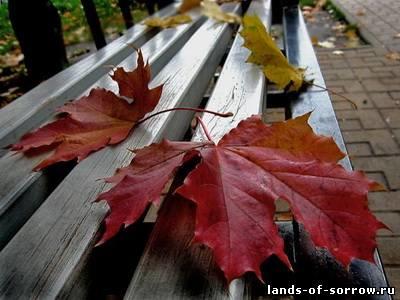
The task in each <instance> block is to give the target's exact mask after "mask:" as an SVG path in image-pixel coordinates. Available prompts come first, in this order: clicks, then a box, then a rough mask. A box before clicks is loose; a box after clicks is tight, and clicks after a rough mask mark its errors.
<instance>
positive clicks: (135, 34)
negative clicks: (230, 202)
mask: <svg viewBox="0 0 400 300" xmlns="http://www.w3.org/2000/svg"><path fill="white" fill-rule="evenodd" d="M277 2H278V1H273V4H274V6H273V7H271V1H270V0H253V1H252V2H251V3H250V6H249V8H248V10H247V13H249V14H255V13H257V14H258V15H259V16H260V18H261V19H262V21H263V22H264V24H265V25H267V26H268V27H269V25H270V24H271V20H272V16H274V18H273V19H274V22H275V23H277V24H278V26H279V25H281V26H282V28H283V37H282V38H281V40H280V41H279V42H280V44H281V45H282V47H283V49H282V50H283V52H284V53H285V54H286V56H287V57H288V59H289V61H290V62H291V63H293V64H295V65H299V66H303V67H304V66H307V67H308V69H309V72H310V73H311V74H313V78H314V79H315V81H316V83H318V84H319V85H322V86H324V85H325V84H324V81H323V77H322V75H321V71H320V69H319V66H318V62H317V59H316V57H315V54H314V51H313V48H312V45H311V42H310V40H309V37H308V34H307V30H306V27H305V24H304V21H303V18H302V15H301V12H300V10H299V8H298V6H297V3H289V2H285V3H283V5H282V3H280V2H279V3H277ZM177 7H178V6H177V5H171V6H169V7H166V8H165V9H163V10H161V11H159V12H158V15H160V16H167V15H172V14H174V13H175V12H176V9H177ZM282 7H283V8H282ZM223 9H224V10H225V11H229V12H236V13H242V11H243V9H244V7H242V6H241V5H240V4H238V3H228V4H224V5H223ZM190 14H191V16H192V18H193V22H192V23H190V24H186V25H182V26H179V27H177V28H174V29H165V30H161V31H159V30H149V29H147V28H146V27H144V26H143V25H140V24H138V25H135V26H134V27H133V28H131V29H130V30H129V31H128V32H127V34H126V35H124V36H123V37H121V38H120V39H119V40H116V41H115V42H113V43H111V44H109V45H107V46H106V47H104V48H103V49H101V50H100V51H98V52H97V53H95V54H94V55H92V56H90V57H88V58H86V59H85V60H83V61H81V62H79V63H77V64H76V65H74V66H72V67H70V68H69V69H66V70H65V71H63V72H61V73H59V74H57V75H56V76H54V77H53V78H51V79H49V80H48V81H46V82H44V83H42V84H41V85H40V86H38V87H37V88H35V89H34V90H32V91H31V92H29V93H28V94H26V95H24V96H23V97H21V98H19V99H17V100H16V101H15V102H14V103H11V104H10V105H9V106H7V107H6V108H4V109H2V110H1V111H0V123H1V125H2V126H1V127H0V128H1V132H0V144H1V145H2V146H5V145H8V144H10V143H13V142H15V141H17V140H18V138H19V137H20V136H22V135H23V134H24V133H26V132H28V131H29V130H31V129H33V128H36V127H38V126H39V125H41V124H43V123H45V122H48V121H50V120H51V119H52V118H53V116H54V109H55V108H56V107H58V106H60V105H62V104H63V103H65V102H66V101H68V100H69V99H70V98H76V97H78V96H79V95H81V94H85V93H87V92H88V90H89V89H90V88H92V87H93V86H101V87H104V88H107V89H111V90H114V91H116V86H115V84H114V83H113V82H112V81H111V79H110V78H109V76H108V75H107V73H108V71H109V69H107V68H104V65H110V64H112V65H119V66H124V67H126V68H130V69H131V68H133V67H134V66H135V63H136V53H133V54H132V50H131V48H130V46H129V45H128V44H129V43H133V44H134V45H135V46H136V47H141V48H142V50H143V53H144V55H145V57H146V58H149V62H150V65H151V68H152V72H153V78H154V79H153V80H152V82H151V86H155V85H158V84H161V83H163V82H165V81H167V83H166V85H165V87H164V90H163V94H162V97H161V100H160V103H159V105H158V106H157V108H156V110H162V109H165V108H171V107H178V106H192V107H196V106H200V105H202V104H204V103H206V108H207V109H211V110H215V111H224V112H226V111H231V112H234V117H233V118H229V119H221V118H218V119H217V118H216V117H213V116H209V115H205V116H204V117H203V120H204V122H205V124H206V125H207V127H208V128H209V129H210V133H211V135H212V137H213V138H214V140H218V139H219V138H220V137H221V136H222V135H223V134H225V133H226V132H227V131H229V130H230V129H231V128H233V127H235V126H236V125H237V124H238V122H239V121H240V120H242V119H244V118H246V117H248V116H250V115H252V114H259V113H264V112H265V111H266V110H267V111H268V109H270V108H276V107H282V108H283V109H284V111H285V115H286V117H287V118H290V117H295V116H297V115H301V114H303V113H305V112H308V111H311V110H314V112H313V114H312V118H311V121H310V122H311V125H312V127H313V128H314V129H315V131H316V132H318V133H319V134H324V135H328V136H333V137H334V139H335V140H336V142H337V143H338V144H339V146H340V147H341V149H342V150H343V151H345V146H344V143H343V139H342V136H341V134H340V130H339V127H338V123H337V120H336V118H335V114H334V111H333V108H332V105H331V101H330V98H329V95H328V93H327V92H325V91H320V90H318V89H317V88H314V87H313V88H310V89H309V90H308V91H307V92H304V93H301V94H299V95H298V94H292V95H284V96H283V94H282V93H283V92H282V91H277V90H276V89H272V86H271V85H270V84H268V83H267V82H266V81H265V78H264V76H263V74H262V73H261V71H260V69H259V68H258V67H257V66H255V65H253V64H247V63H245V59H246V58H247V56H248V55H249V51H248V50H247V49H245V48H243V47H242V46H241V45H242V44H243V40H242V38H241V37H240V35H237V34H236V33H237V28H236V27H235V26H232V25H228V24H216V22H215V21H213V20H210V19H206V18H204V17H202V16H201V14H200V11H199V10H198V9H195V10H193V11H191V12H190ZM219 66H222V71H220V72H219V71H218V72H217V70H219ZM216 72H217V73H219V76H217V77H218V78H217V79H218V80H217V81H216V84H215V87H213V90H212V94H211V96H210V95H208V90H209V87H210V82H213V81H215V80H216V76H215V74H216ZM192 117H193V115H192V114H191V113H182V112H179V113H176V112H170V113H166V114H162V115H159V116H157V117H155V118H153V119H151V120H149V121H148V122H146V123H145V124H143V125H141V126H139V127H138V128H137V129H136V130H135V133H134V134H133V135H131V136H130V137H129V138H128V139H127V140H125V141H124V142H122V143H121V144H119V145H117V146H115V147H108V148H105V149H103V150H101V151H98V152H96V153H94V154H92V155H90V156H89V157H88V158H87V159H85V160H83V161H82V162H81V163H79V164H78V165H76V164H74V163H62V164H58V165H56V166H53V167H50V168H48V169H47V170H45V171H43V172H36V173H35V172H32V171H31V170H32V168H33V166H34V165H35V164H37V162H38V161H39V160H40V159H41V157H30V158H27V157H26V156H23V155H19V154H17V155H15V154H14V155H13V154H12V153H8V152H7V151H4V152H3V153H2V156H1V157H0V169H1V170H2V178H1V180H0V194H1V199H0V249H1V250H0V298H1V299H3V298H4V299H25V298H39V299H53V298H69V299H85V298H94V299H101V298H104V297H105V295H117V296H120V297H125V298H126V299H186V298H196V299H197V298H200V299H225V298H234V299H250V298H251V299H253V298H260V299H263V298H264V297H267V295H266V291H265V286H262V285H261V284H260V283H258V282H256V281H255V280H254V279H253V278H252V277H251V276H246V277H245V278H244V279H237V280H235V281H233V282H232V283H231V285H230V286H229V292H228V291H227V290H228V288H227V287H226V286H225V285H224V281H223V280H222V279H221V274H220V273H219V272H218V271H217V268H216V266H215V264H214V262H213V260H212V255H211V253H210V251H209V250H208V249H207V248H205V247H203V246H199V245H190V240H191V238H192V232H193V226H194V223H193V222H194V218H193V217H190V214H187V217H185V218H182V219H176V218H174V215H175V213H176V211H177V210H188V211H191V210H190V206H189V204H188V203H186V202H183V201H181V200H180V199H178V198H174V197H173V196H167V197H168V198H169V199H168V201H167V202H165V204H164V205H163V206H162V208H161V210H160V211H159V213H158V216H157V215H156V214H155V213H154V211H152V210H150V211H149V212H148V214H147V216H146V218H145V220H144V222H141V223H139V224H136V225H133V226H131V227H130V228H129V229H128V230H127V231H128V233H126V234H120V235H118V236H117V237H116V238H115V239H114V240H113V241H111V242H110V243H108V244H106V245H105V246H103V247H97V248H94V244H95V242H96V240H97V239H98V237H99V232H100V230H101V224H102V220H103V218H104V216H105V215H106V213H107V206H106V204H105V203H93V200H94V199H95V198H96V196H97V195H98V194H99V193H100V192H102V191H105V190H108V189H109V187H110V185H108V184H105V183H104V182H103V181H101V180H98V179H100V178H105V177H108V176H111V175H112V174H113V172H114V170H115V169H116V168H117V167H121V166H124V165H127V164H128V163H129V162H130V160H131V158H132V154H131V153H130V152H129V151H127V150H126V149H127V148H130V149H135V148H141V147H143V146H146V145H148V144H150V143H152V142H157V141H160V140H161V138H163V137H166V138H169V139H173V140H181V139H184V138H185V136H187V132H188V129H190V121H191V119H192ZM267 121H268V120H267ZM201 138H202V135H201V134H200V132H199V131H197V130H196V132H195V133H194V135H193V136H192V140H199V139H201ZM342 163H343V165H344V166H345V167H346V168H347V169H351V164H350V161H349V159H348V158H347V159H344V160H343V162H342ZM279 228H280V232H281V234H282V236H283V238H284V240H285V247H286V252H287V254H288V256H289V258H290V259H291V262H292V265H293V266H294V272H290V271H288V270H287V269H286V268H285V267H284V266H282V265H281V264H280V263H279V262H278V261H276V260H274V259H270V260H268V261H267V262H266V263H265V264H264V265H263V267H262V269H263V270H264V271H265V272H266V274H268V277H267V278H266V280H267V282H268V283H270V284H273V285H274V286H290V285H291V284H295V285H296V286H299V287H303V286H304V287H305V286H317V285H318V284H324V285H325V286H338V287H348V286H363V287H366V286H371V287H378V286H387V282H386V278H385V275H384V272H383V268H382V265H381V261H380V259H379V254H378V252H377V253H376V262H377V264H376V265H372V264H369V263H367V262H364V261H359V260H355V261H354V262H353V263H352V264H351V266H350V268H349V271H346V270H345V269H343V267H341V266H340V265H339V264H338V263H336V262H335V261H334V260H333V259H332V257H331V256H330V255H328V254H327V253H326V252H324V251H320V250H315V249H313V247H312V246H311V242H310V241H309V239H308V237H307V235H306V234H305V233H304V231H303V229H302V228H301V227H299V226H298V225H297V223H292V222H279ZM371 299H390V296H388V295H382V296H374V297H371Z"/></svg>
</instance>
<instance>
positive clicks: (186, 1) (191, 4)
mask: <svg viewBox="0 0 400 300" xmlns="http://www.w3.org/2000/svg"><path fill="white" fill-rule="evenodd" d="M200 2H201V0H183V1H182V4H181V6H180V7H179V9H178V11H179V12H180V13H181V14H183V13H185V12H187V11H189V10H191V9H192V8H195V7H197V6H199V5H200Z"/></svg>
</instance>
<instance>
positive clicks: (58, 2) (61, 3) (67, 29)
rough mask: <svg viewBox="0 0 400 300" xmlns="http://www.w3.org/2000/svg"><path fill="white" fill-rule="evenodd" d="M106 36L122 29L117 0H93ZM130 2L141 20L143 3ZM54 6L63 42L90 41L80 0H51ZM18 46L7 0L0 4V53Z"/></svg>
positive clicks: (135, 15) (2, 53)
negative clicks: (61, 30)
mask: <svg viewBox="0 0 400 300" xmlns="http://www.w3.org/2000/svg"><path fill="white" fill-rule="evenodd" d="M30 1H33V0H30ZM93 1H94V3H95V5H96V9H97V13H98V15H99V18H100V20H101V24H102V27H103V30H104V33H105V35H107V36H109V35H118V34H120V33H122V32H123V30H124V29H125V25H124V21H123V18H122V15H121V11H120V9H119V7H118V2H117V0H93ZM132 2H133V3H134V4H133V10H132V14H133V18H134V20H135V22H139V21H141V20H142V19H143V18H144V17H145V16H146V15H147V13H146V11H145V9H144V7H143V6H142V4H137V3H136V2H134V1H132ZM52 3H53V4H54V6H55V7H57V9H58V11H59V14H60V16H61V20H62V26H63V31H64V41H65V44H66V45H71V44H75V43H80V42H85V41H89V40H90V39H91V36H90V31H89V28H88V26H87V23H86V18H85V14H84V12H83V8H82V5H81V1H80V0H68V1H65V0H52ZM16 48H18V42H17V41H16V39H15V36H14V32H13V30H12V27H11V23H10V20H9V18H8V7H7V3H4V2H3V3H2V4H0V55H4V54H6V53H8V52H9V51H12V50H14V49H16Z"/></svg>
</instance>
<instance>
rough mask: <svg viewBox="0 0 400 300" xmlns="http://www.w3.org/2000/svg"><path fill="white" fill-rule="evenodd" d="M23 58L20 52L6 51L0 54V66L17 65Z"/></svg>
mask: <svg viewBox="0 0 400 300" xmlns="http://www.w3.org/2000/svg"><path fill="white" fill-rule="evenodd" d="M23 60H24V55H23V54H21V53H16V54H14V53H7V54H5V55H2V56H0V66H1V67H2V68H12V67H16V66H18V65H19V64H20V63H21V62H22V61H23Z"/></svg>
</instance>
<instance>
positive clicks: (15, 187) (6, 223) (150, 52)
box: [0, 10, 204, 249]
mask: <svg viewBox="0 0 400 300" xmlns="http://www.w3.org/2000/svg"><path fill="white" fill-rule="evenodd" d="M191 16H192V18H193V20H194V22H193V23H192V24H188V25H183V26H179V28H176V29H167V30H164V31H162V32H160V33H159V34H158V35H156V36H155V37H154V38H152V39H151V40H150V41H149V42H147V43H146V44H145V45H143V47H142V50H143V53H144V55H145V56H146V59H147V58H148V59H149V63H150V65H151V68H152V71H153V74H154V75H155V74H158V73H159V72H160V70H161V69H162V67H163V66H165V65H166V64H167V63H168V62H169V61H170V59H171V57H173V55H174V54H175V53H176V52H178V51H179V49H181V48H182V46H183V45H184V44H185V43H186V42H187V40H188V39H189V38H190V37H191V36H192V34H193V33H194V32H195V31H196V30H197V29H198V27H199V26H200V25H201V24H202V21H204V18H202V17H201V15H200V11H199V10H195V11H192V12H191ZM132 51H133V49H131V52H132ZM136 59H137V56H136V53H134V54H131V55H130V56H128V57H127V58H126V59H125V60H124V61H123V62H122V63H121V64H120V66H121V67H124V68H126V69H132V68H134V67H135V66H136ZM95 86H101V87H104V88H107V89H109V90H113V91H114V92H117V85H116V84H115V83H114V82H113V81H112V80H111V79H110V76H108V74H106V75H104V76H103V77H102V78H100V80H99V81H97V82H96V83H95V84H94V85H93V86H91V87H95ZM91 87H90V88H91ZM90 88H89V89H90ZM89 89H88V90H89ZM88 90H87V91H85V94H86V93H88ZM45 155H47V154H44V155H40V156H35V157H26V156H25V155H23V154H15V153H8V154H6V155H5V156H3V157H2V158H0V169H1V170H8V171H7V172H4V175H3V178H2V180H1V181H0V249H1V248H2V247H3V246H4V245H5V244H6V242H7V241H8V240H9V239H10V238H11V237H12V236H13V235H14V234H15V232H16V231H17V230H18V229H19V227H20V226H21V225H22V224H23V223H24V222H25V221H26V220H27V218H29V216H31V215H32V213H33V212H34V211H35V210H36V208H37V207H38V206H39V205H40V204H41V203H42V202H43V201H44V199H46V197H47V196H48V195H49V193H50V192H51V191H52V189H54V188H55V186H54V185H48V186H47V187H46V189H44V188H38V187H37V186H40V185H41V184H42V183H45V182H53V181H54V180H55V178H54V175H55V173H54V172H52V171H51V169H50V170H48V171H46V172H45V173H43V172H32V169H33V167H34V166H35V165H37V164H38V162H40V161H41V160H42V159H43V157H44V156H45ZM69 171H70V168H65V169H64V173H63V174H62V172H58V174H57V180H58V181H60V179H62V178H63V177H65V176H66V175H67V174H68V172H69ZM51 187H52V189H50V188H51Z"/></svg>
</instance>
